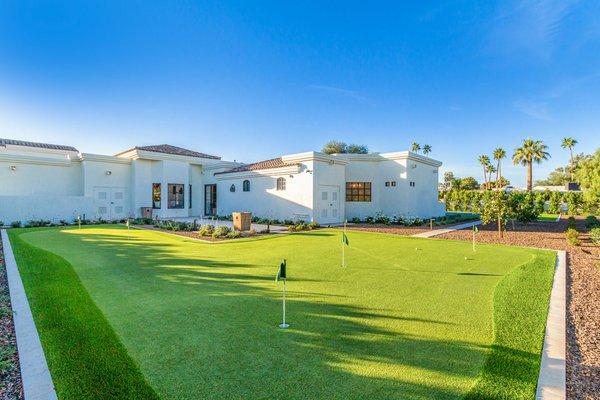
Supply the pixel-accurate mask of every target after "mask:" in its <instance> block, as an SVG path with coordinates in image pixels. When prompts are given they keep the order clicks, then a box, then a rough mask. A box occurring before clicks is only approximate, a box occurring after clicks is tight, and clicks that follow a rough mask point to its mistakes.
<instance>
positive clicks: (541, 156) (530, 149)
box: [512, 139, 550, 192]
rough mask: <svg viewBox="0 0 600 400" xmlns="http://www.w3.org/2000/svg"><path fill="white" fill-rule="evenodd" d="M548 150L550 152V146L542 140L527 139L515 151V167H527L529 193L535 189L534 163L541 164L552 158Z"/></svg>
mask: <svg viewBox="0 0 600 400" xmlns="http://www.w3.org/2000/svg"><path fill="white" fill-rule="evenodd" d="M546 150H548V146H546V145H545V144H544V142H542V141H541V140H533V139H525V140H523V144H522V145H521V147H518V148H516V149H515V153H514V154H513V156H512V162H513V164H514V165H518V164H521V165H523V166H524V167H527V191H529V192H531V190H532V189H533V184H532V182H533V163H534V162H535V163H537V164H540V163H541V162H542V161H544V160H547V159H548V158H550V153H548V152H547V151H546Z"/></svg>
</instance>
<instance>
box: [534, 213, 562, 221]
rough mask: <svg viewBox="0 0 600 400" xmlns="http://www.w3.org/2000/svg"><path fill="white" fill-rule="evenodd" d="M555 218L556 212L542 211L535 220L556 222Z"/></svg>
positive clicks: (556, 216)
mask: <svg viewBox="0 0 600 400" xmlns="http://www.w3.org/2000/svg"><path fill="white" fill-rule="evenodd" d="M557 218H558V214H547V213H542V214H540V215H539V216H538V218H537V220H538V221H544V222H556V220H557Z"/></svg>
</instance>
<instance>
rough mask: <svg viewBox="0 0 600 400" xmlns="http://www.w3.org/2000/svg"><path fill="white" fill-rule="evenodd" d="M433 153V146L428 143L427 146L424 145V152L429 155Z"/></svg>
mask: <svg viewBox="0 0 600 400" xmlns="http://www.w3.org/2000/svg"><path fill="white" fill-rule="evenodd" d="M429 153H431V146H430V145H428V144H426V145H425V146H423V154H425V155H427V154H429Z"/></svg>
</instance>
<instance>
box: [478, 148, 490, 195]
mask: <svg viewBox="0 0 600 400" xmlns="http://www.w3.org/2000/svg"><path fill="white" fill-rule="evenodd" d="M477 160H478V161H479V164H481V166H482V167H483V181H484V182H485V188H486V189H488V179H487V172H488V166H489V165H490V158H489V157H488V156H486V155H481V156H479V158H478V159H477Z"/></svg>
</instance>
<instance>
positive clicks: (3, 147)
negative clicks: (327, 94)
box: [0, 139, 445, 224]
mask: <svg viewBox="0 0 600 400" xmlns="http://www.w3.org/2000/svg"><path fill="white" fill-rule="evenodd" d="M440 166H441V163H440V162H439V161H435V160H433V159H431V158H428V157H424V156H422V155H418V154H415V153H411V152H408V151H404V152H395V153H382V154H379V153H373V154H336V155H327V154H323V153H318V152H307V153H299V154H291V155H286V156H282V157H278V158H274V159H271V160H266V161H261V162H257V163H253V164H241V163H236V162H230V161H223V160H221V158H220V157H217V156H213V155H209V154H204V153H199V152H196V151H192V150H187V149H183V148H180V147H175V146H170V145H157V146H139V147H134V148H132V149H130V150H126V151H123V152H121V153H118V154H116V155H114V156H106V155H98V154H89V153H80V152H79V151H78V150H77V149H75V148H73V147H70V146H59V145H50V144H43V143H33V142H25V141H19V140H9V139H0V188H1V189H0V221H4V223H6V224H8V223H10V222H12V221H27V220H31V219H49V220H52V221H55V222H58V221H59V220H61V219H64V220H69V221H72V220H74V219H76V218H77V217H78V216H81V217H82V218H83V217H85V218H87V219H100V218H101V219H104V220H116V219H123V218H127V217H140V216H142V215H144V213H148V212H151V214H152V216H153V217H154V218H156V217H158V218H161V219H166V218H178V217H200V216H213V215H228V214H230V213H231V212H233V211H250V212H252V213H253V215H255V216H258V217H266V218H273V219H291V220H305V221H316V222H319V223H321V224H332V223H339V222H342V221H344V220H345V219H351V218H353V217H359V218H364V217H367V216H374V215H375V214H377V213H382V214H385V215H387V216H390V217H391V216H393V215H396V216H403V217H421V218H428V217H433V216H439V215H443V214H444V212H445V211H444V205H443V203H440V202H439V201H438V197H437V183H438V168H439V167H440ZM146 215H147V214H146Z"/></svg>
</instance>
